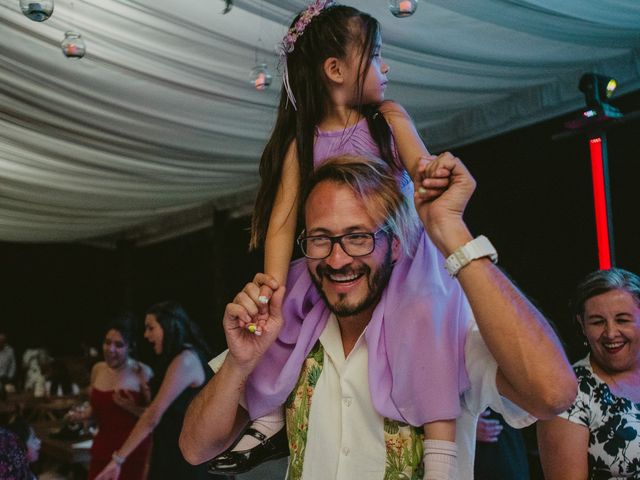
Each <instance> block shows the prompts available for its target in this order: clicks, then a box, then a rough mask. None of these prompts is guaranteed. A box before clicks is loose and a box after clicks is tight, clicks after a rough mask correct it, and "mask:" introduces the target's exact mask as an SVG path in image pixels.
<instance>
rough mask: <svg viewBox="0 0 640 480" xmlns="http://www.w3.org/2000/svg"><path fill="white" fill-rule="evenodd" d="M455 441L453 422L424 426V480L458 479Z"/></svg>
mask: <svg viewBox="0 0 640 480" xmlns="http://www.w3.org/2000/svg"><path fill="white" fill-rule="evenodd" d="M455 440H456V421H455V420H441V421H437V422H431V423H425V424H424V480H455V479H457V478H458V458H457V455H458V447H457V445H456V442H455Z"/></svg>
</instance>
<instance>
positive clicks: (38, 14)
mask: <svg viewBox="0 0 640 480" xmlns="http://www.w3.org/2000/svg"><path fill="white" fill-rule="evenodd" d="M20 10H22V13H23V14H24V16H25V17H27V18H29V19H31V20H33V21H34V22H44V21H45V20H46V19H47V18H49V17H50V16H51V14H52V13H53V0H40V1H34V0H20Z"/></svg>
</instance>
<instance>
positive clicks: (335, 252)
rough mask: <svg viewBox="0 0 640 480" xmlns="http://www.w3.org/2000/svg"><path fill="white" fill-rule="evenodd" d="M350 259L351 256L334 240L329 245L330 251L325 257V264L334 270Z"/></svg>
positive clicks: (346, 263)
mask: <svg viewBox="0 0 640 480" xmlns="http://www.w3.org/2000/svg"><path fill="white" fill-rule="evenodd" d="M352 261H353V257H352V256H351V255H348V254H347V252H345V251H344V250H343V248H342V245H340V242H336V243H334V244H333V245H332V246H331V253H329V256H328V257H327V258H326V259H325V262H326V264H327V265H329V266H330V267H331V268H333V269H334V270H339V269H340V268H342V267H344V266H345V265H348V264H349V263H351V262H352Z"/></svg>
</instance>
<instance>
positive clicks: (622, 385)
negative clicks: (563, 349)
mask: <svg viewBox="0 0 640 480" xmlns="http://www.w3.org/2000/svg"><path fill="white" fill-rule="evenodd" d="M573 305H574V309H575V312H574V313H575V315H576V320H577V321H578V323H579V324H580V327H581V328H582V331H583V333H584V335H585V337H586V340H587V342H588V344H589V348H590V353H589V355H587V356H586V357H585V358H583V359H582V360H580V361H578V362H576V363H575V364H574V370H575V372H576V375H577V377H578V382H579V390H578V396H577V397H576V400H575V402H574V403H573V405H572V406H571V407H570V408H569V409H568V410H567V411H566V412H564V413H563V414H561V415H559V416H558V417H556V418H554V419H552V420H547V421H541V422H539V423H538V442H539V445H540V458H541V461H542V466H543V469H544V474H545V478H546V479H547V480H560V479H562V480H578V479H579V480H587V479H598V480H599V479H618V478H626V479H628V478H632V479H640V277H638V276H637V275H635V274H633V273H631V272H628V271H626V270H622V269H612V270H600V271H597V272H594V273H591V274H590V275H588V276H587V278H585V280H584V281H583V282H582V283H581V284H580V285H579V286H578V288H577V290H576V296H575V299H574V304H573Z"/></svg>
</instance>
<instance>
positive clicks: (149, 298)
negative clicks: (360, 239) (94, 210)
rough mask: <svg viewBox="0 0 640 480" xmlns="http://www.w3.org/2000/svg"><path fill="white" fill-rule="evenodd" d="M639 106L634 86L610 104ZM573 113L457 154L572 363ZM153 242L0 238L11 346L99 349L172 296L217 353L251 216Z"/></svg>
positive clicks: (581, 268) (584, 264)
mask: <svg viewBox="0 0 640 480" xmlns="http://www.w3.org/2000/svg"><path fill="white" fill-rule="evenodd" d="M614 103H615V104H617V105H618V106H619V107H620V108H621V110H622V111H623V112H631V111H635V110H640V92H636V93H634V94H631V95H627V96H626V97H623V98H620V99H618V100H617V101H615V102H614ZM574 116H575V114H572V115H568V116H566V117H563V118H559V119H554V120H551V121H548V122H545V123H542V124H539V125H535V126H532V127H528V128H524V129H520V130H517V131H514V132H511V133H508V134H505V135H502V136H500V137H497V138H493V139H491V140H487V141H483V142H480V143H477V144H474V145H470V146H466V147H463V148H457V149H454V153H456V154H457V155H458V156H460V157H461V158H462V159H463V160H464V161H465V163H466V164H467V165H468V167H469V169H470V170H471V172H472V173H473V175H474V176H475V177H476V179H477V180H478V189H477V192H476V194H475V195H474V197H473V199H472V201H471V204H470V206H469V209H468V213H467V220H468V222H469V224H470V225H471V228H472V230H473V232H474V233H475V234H480V233H483V234H485V235H487V236H488V237H489V238H490V239H491V241H492V242H493V243H494V245H495V246H496V247H497V249H498V252H499V255H500V265H501V266H502V267H503V268H504V269H505V270H506V271H507V272H508V273H509V274H510V275H511V276H512V277H513V278H514V279H515V281H516V282H517V283H518V284H519V285H520V287H521V288H522V289H523V290H524V291H525V292H526V293H527V294H528V295H529V296H530V297H531V298H532V299H533V300H534V301H535V302H536V303H537V304H538V305H539V307H540V308H541V309H542V310H543V311H544V312H545V313H546V314H547V316H548V317H549V318H551V319H552V320H553V321H554V322H555V323H556V325H557V326H558V328H559V330H560V332H561V334H562V336H563V338H564V339H565V340H566V342H567V344H568V347H569V351H570V355H571V357H572V359H575V358H577V355H578V353H579V345H580V344H581V339H579V338H578V336H577V332H576V331H575V330H574V327H573V324H572V321H571V319H570V318H569V314H568V309H567V302H568V299H569V297H570V295H571V292H572V289H573V287H574V285H575V284H576V282H577V281H578V280H579V279H580V278H581V277H583V276H584V275H585V274H586V273H588V272H590V271H592V270H594V269H596V268H597V266H598V264H597V254H596V242H595V226H594V219H593V200H592V193H591V173H590V161H589V152H588V147H587V142H586V140H585V139H582V138H573V139H567V140H563V141H552V140H551V136H552V135H553V134H554V133H558V132H560V131H561V130H562V128H563V127H562V124H563V122H564V121H565V120H567V119H568V118H573V117H574ZM639 134H640V122H636V123H629V124H626V125H623V126H620V127H617V128H616V129H615V130H613V131H611V132H610V133H609V162H610V171H611V189H612V198H613V213H614V217H613V219H614V226H615V235H616V238H615V247H616V254H617V264H618V266H620V267H623V268H627V269H629V270H632V271H635V272H640V257H639V256H638V255H637V254H636V250H635V247H636V246H637V244H638V240H639V239H640V226H639V225H638V222H637V214H636V209H637V203H636V196H637V194H636V192H637V191H638V187H637V183H638V179H639V178H640V165H639V162H638V160H639V159H638V147H637V138H638V136H639ZM220 217H221V218H219V219H218V220H221V221H219V222H218V225H221V224H222V228H217V229H216V230H212V229H208V230H203V231H200V232H197V233H194V234H190V235H186V236H184V237H181V238H178V239H175V240H171V241H167V242H163V243H160V244H157V245H153V246H148V247H143V248H130V247H127V246H126V245H123V246H121V248H119V249H118V250H115V251H109V250H101V249H98V248H92V247H87V246H79V245H19V244H10V243H0V265H1V266H2V274H1V275H0V289H1V291H2V305H3V308H2V313H1V314H0V327H1V328H4V329H5V330H7V331H8V333H9V335H10V342H11V343H12V344H13V345H14V347H15V348H16V349H17V350H18V352H19V353H20V352H21V351H22V350H23V349H24V348H26V347H32V346H47V347H49V348H50V349H51V351H52V353H53V354H54V355H56V354H58V355H59V354H77V353H79V352H80V344H81V342H82V341H83V340H84V341H90V342H93V343H96V344H98V342H99V338H100V334H101V333H100V331H101V328H102V326H103V325H104V323H105V322H106V320H107V319H108V318H109V316H110V315H112V314H113V313H115V312H118V311H120V310H122V309H124V308H130V309H132V310H133V311H134V312H135V313H137V314H139V315H140V317H141V316H142V313H143V312H144V309H145V308H146V307H147V306H148V305H149V304H151V303H153V302H157V301H160V300H165V299H168V298H172V299H175V300H178V301H180V302H181V303H183V305H185V307H186V308H187V310H188V311H189V313H190V314H191V316H192V317H193V318H194V319H195V320H196V321H197V322H198V323H199V324H200V325H201V326H202V328H203V330H204V332H205V336H206V338H207V340H208V341H209V342H210V343H211V345H212V347H213V349H214V351H221V350H222V349H224V338H223V335H222V329H221V326H220V319H221V314H222V311H223V309H224V305H225V304H226V303H227V302H228V301H230V300H231V299H232V298H233V295H234V294H235V292H237V291H238V290H239V289H240V288H241V287H242V285H243V284H244V283H245V282H246V281H247V280H248V279H250V278H251V276H252V275H253V273H255V272H256V271H258V270H259V269H260V268H261V265H262V260H261V256H260V254H259V253H252V254H249V253H248V252H247V248H246V245H247V243H248V233H247V228H248V219H240V220H237V219H236V220H227V219H226V218H225V216H224V214H221V215H220Z"/></svg>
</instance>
